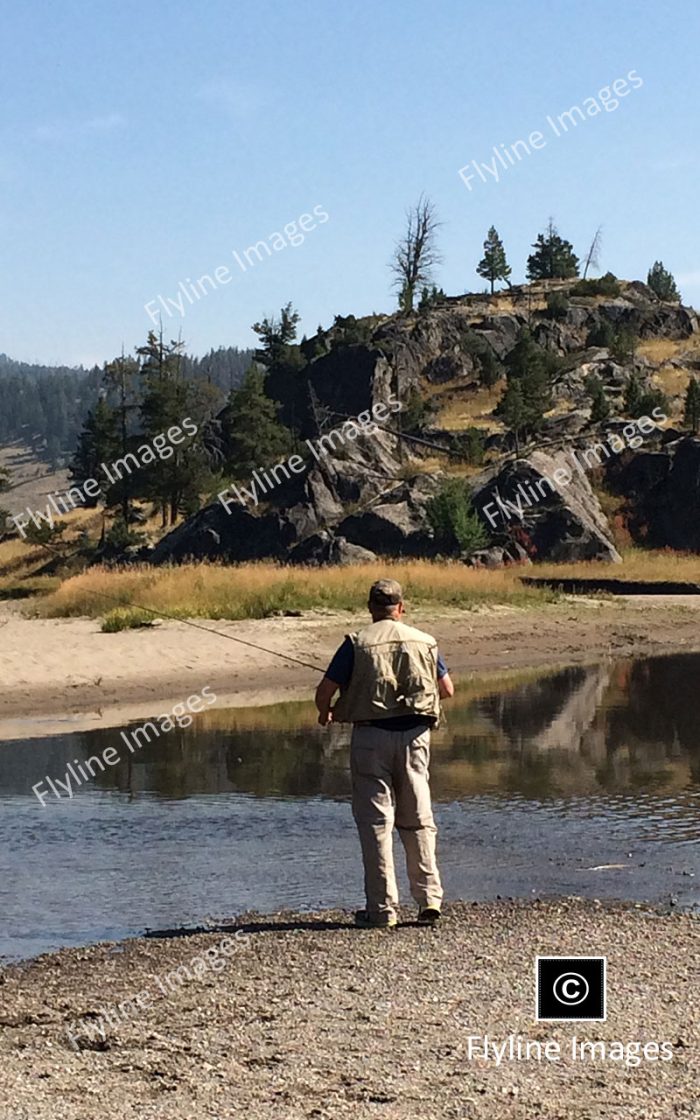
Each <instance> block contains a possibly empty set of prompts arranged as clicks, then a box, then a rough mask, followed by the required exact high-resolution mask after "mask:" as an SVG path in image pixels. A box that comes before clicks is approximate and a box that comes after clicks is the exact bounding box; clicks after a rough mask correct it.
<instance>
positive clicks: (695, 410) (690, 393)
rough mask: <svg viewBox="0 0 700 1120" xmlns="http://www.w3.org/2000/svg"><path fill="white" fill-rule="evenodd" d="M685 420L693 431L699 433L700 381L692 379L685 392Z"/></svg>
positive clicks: (695, 378)
mask: <svg viewBox="0 0 700 1120" xmlns="http://www.w3.org/2000/svg"><path fill="white" fill-rule="evenodd" d="M684 420H685V423H686V424H687V425H688V427H689V428H690V429H691V431H693V432H695V433H697V431H698V428H700V381H698V379H697V377H691V378H690V381H689V382H688V388H687V389H686V392H685V411H684Z"/></svg>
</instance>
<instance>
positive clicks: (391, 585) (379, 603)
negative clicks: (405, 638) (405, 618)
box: [367, 579, 406, 622]
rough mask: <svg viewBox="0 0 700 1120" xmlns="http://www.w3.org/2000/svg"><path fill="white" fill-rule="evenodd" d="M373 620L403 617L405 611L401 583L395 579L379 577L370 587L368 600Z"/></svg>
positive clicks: (379, 620)
mask: <svg viewBox="0 0 700 1120" xmlns="http://www.w3.org/2000/svg"><path fill="white" fill-rule="evenodd" d="M367 606H368V607H369V612H370V614H371V615H372V621H373V622H381V620H382V619H383V618H401V615H402V614H403V613H404V611H405V609H406V608H405V607H404V603H403V591H402V590H401V584H400V583H397V582H396V580H395V579H378V580H377V581H376V583H373V584H372V586H371V587H370V589H369V600H368V602H367Z"/></svg>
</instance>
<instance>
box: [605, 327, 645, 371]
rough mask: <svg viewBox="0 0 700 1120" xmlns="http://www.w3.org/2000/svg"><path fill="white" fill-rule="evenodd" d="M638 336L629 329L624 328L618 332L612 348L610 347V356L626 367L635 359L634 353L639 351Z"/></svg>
mask: <svg viewBox="0 0 700 1120" xmlns="http://www.w3.org/2000/svg"><path fill="white" fill-rule="evenodd" d="M637 341H638V340H637V336H636V334H635V333H634V331H631V330H629V329H628V328H623V329H622V330H620V331H618V332H617V333H616V335H615V337H614V339H613V343H612V346H611V347H610V355H611V357H613V358H614V359H615V361H616V362H620V363H621V364H622V365H624V363H625V362H629V361H631V360H632V358H633V357H634V352H635V350H636V349H637Z"/></svg>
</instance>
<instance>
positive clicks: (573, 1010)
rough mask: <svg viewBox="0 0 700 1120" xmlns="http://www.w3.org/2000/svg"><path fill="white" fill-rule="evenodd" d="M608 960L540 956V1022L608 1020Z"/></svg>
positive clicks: (538, 977)
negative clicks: (606, 1015) (606, 1017)
mask: <svg viewBox="0 0 700 1120" xmlns="http://www.w3.org/2000/svg"><path fill="white" fill-rule="evenodd" d="M605 966H606V960H605V957H538V958H537V964H536V969H535V973H536V991H537V997H536V1009H535V1016H536V1018H537V1019H549V1020H555V1021H556V1020H559V1021H561V1022H568V1021H570V1020H572V1019H597V1020H600V1021H602V1020H604V1019H605Z"/></svg>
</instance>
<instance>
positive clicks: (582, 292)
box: [571, 272, 622, 298]
mask: <svg viewBox="0 0 700 1120" xmlns="http://www.w3.org/2000/svg"><path fill="white" fill-rule="evenodd" d="M621 291H622V289H621V287H620V282H619V280H618V279H617V276H615V274H614V273H612V272H606V273H605V276H601V277H600V278H599V279H598V280H579V282H578V284H574V286H573V288H572V289H571V295H572V296H612V297H613V298H614V297H615V296H619V294H620V292H621Z"/></svg>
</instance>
